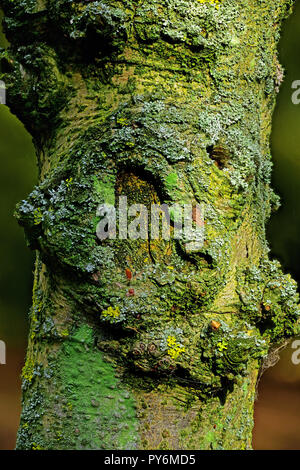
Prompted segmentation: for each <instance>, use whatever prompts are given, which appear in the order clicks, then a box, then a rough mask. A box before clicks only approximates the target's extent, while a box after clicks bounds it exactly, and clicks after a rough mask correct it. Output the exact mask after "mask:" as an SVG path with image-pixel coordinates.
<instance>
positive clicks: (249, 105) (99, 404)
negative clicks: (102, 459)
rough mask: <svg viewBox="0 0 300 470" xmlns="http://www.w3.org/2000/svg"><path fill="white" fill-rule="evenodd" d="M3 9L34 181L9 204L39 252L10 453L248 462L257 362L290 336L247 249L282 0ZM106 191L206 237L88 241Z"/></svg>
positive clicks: (15, 107)
mask: <svg viewBox="0 0 300 470" xmlns="http://www.w3.org/2000/svg"><path fill="white" fill-rule="evenodd" d="M2 4H3V8H4V10H5V15H6V18H5V31H6V34H7V38H8V40H9V41H10V47H9V49H7V50H5V51H3V52H2V64H3V67H4V68H5V72H6V73H5V81H6V84H7V101H8V105H9V106H10V108H11V110H12V112H14V113H15V114H16V115H17V116H18V117H19V118H20V119H21V120H22V122H23V123H24V124H25V126H26V127H27V129H28V130H29V132H30V133H31V135H32V136H33V139H34V142H35V146H36V151H37V158H38V166H39V171H40V178H39V185H38V187H36V188H35V189H34V190H33V192H32V193H31V194H30V195H29V197H28V198H27V200H26V201H22V202H21V203H20V204H19V206H18V209H17V217H18V220H19V222H20V223H21V224H22V225H23V226H24V228H25V232H26V235H27V239H28V242H29V245H30V247H31V248H32V249H35V250H37V259H36V268H35V279H34V289H33V305H32V308H31V312H30V322H31V327H30V337H29V345H28V352H27V360H26V364H25V367H24V370H23V412H22V418H21V424H20V429H19V433H18V442H17V448H18V449H177V450H179V449H185V450H187V449H250V448H251V433H252V427H253V406H254V400H255V389H256V383H257V377H258V373H259V369H260V367H261V366H262V364H263V362H264V361H265V362H264V363H265V364H266V361H268V356H267V355H268V353H269V352H270V351H272V350H273V348H274V347H275V345H276V344H278V343H280V342H282V341H283V340H284V338H286V337H288V336H291V335H293V334H295V332H297V331H299V329H298V321H297V319H298V315H299V308H298V295H297V293H296V285H295V282H294V281H293V280H292V279H291V277H290V276H289V275H284V274H283V273H282V271H281V268H280V265H279V263H278V262H277V261H272V260H270V259H269V257H268V251H269V250H268V245H267V242H266V238H265V225H266V222H267V220H268V218H269V216H270V213H271V210H272V209H276V207H277V206H278V197H277V196H276V195H275V194H274V193H273V191H272V189H271V188H270V173H271V167H272V162H271V157H270V147H269V139H270V130H271V118H272V112H273V109H274V104H275V95H276V92H277V91H278V88H279V86H280V82H281V80H282V76H283V73H282V69H281V66H280V64H279V63H278V59H277V42H278V39H279V33H280V28H281V24H282V21H283V19H284V18H285V17H286V16H287V15H288V13H289V12H290V10H291V7H292V4H293V1H291V0H273V1H272V2H270V1H269V0H235V1H234V2H233V1H231V0H176V1H174V0H139V1H138V0H127V1H126V2H125V1H124V0H120V1H113V0H104V1H103V2H93V1H89V2H81V1H76V2H69V1H68V0H49V1H48V2H46V1H45V0H39V1H35V0H25V1H24V0H22V1H21V0H15V1H14V2H11V1H10V0H2ZM119 196H127V203H128V206H130V205H131V204H134V203H135V204H144V205H146V207H147V208H148V209H149V210H150V205H151V204H153V203H156V204H163V203H164V204H168V205H172V204H173V203H177V204H191V205H192V206H193V207H196V204H199V205H201V207H203V210H204V227H205V242H204V244H203V245H201V247H200V246H191V245H189V244H187V243H186V240H181V239H175V237H174V236H172V237H171V239H170V240H163V239H161V240H156V239H154V240H152V239H150V237H148V239H136V240H132V239H125V238H124V239H120V238H119V237H118V238H116V239H113V238H107V239H106V240H102V241H99V238H97V236H96V228H97V226H98V223H99V221H100V216H99V210H98V208H99V205H101V204H103V203H110V204H116V205H118V201H119ZM175 219H176V217H175ZM175 225H176V223H175V222H174V227H175ZM174 227H172V229H171V232H172V234H173V235H174V230H175V228H174Z"/></svg>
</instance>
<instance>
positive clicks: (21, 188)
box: [0, 14, 37, 449]
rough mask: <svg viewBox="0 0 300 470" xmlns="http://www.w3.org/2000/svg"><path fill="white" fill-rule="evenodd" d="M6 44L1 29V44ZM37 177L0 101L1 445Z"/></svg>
mask: <svg viewBox="0 0 300 470" xmlns="http://www.w3.org/2000/svg"><path fill="white" fill-rule="evenodd" d="M0 19H1V21H2V15H1V14H0ZM5 46H6V41H5V38H4V36H3V34H2V32H0V47H5ZM36 181H37V171H36V164H35V154H34V148H33V145H32V141H31V137H30V136H29V134H28V133H27V132H26V131H25V129H24V126H23V125H22V124H21V123H20V122H19V121H18V120H17V119H16V118H15V117H14V116H13V115H12V114H11V113H10V112H9V110H8V108H7V107H6V106H3V105H0V339H1V340H3V341H5V343H6V347H7V365H6V366H3V365H2V366H0V449H12V448H13V447H14V445H15V439H16V429H17V426H18V420H19V414H20V392H21V390H20V387H21V383H20V378H19V377H20V372H21V368H22V365H23V361H24V352H25V347H26V340H27V329H28V325H27V312H28V310H29V307H30V303H31V288H32V286H31V284H32V270H33V254H32V253H31V252H30V250H29V249H27V247H26V244H25V239H24V235H23V230H22V229H21V228H20V227H19V226H18V224H17V222H16V220H15V219H14V217H13V212H14V208H15V205H16V203H17V202H18V201H20V200H21V199H23V198H24V197H26V196H27V194H28V193H29V192H30V191H31V190H32V188H33V186H34V185H35V183H36Z"/></svg>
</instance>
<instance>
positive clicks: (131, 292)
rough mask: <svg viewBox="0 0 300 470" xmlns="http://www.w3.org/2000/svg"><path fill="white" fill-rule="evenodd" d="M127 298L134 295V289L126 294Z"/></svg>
mask: <svg viewBox="0 0 300 470" xmlns="http://www.w3.org/2000/svg"><path fill="white" fill-rule="evenodd" d="M126 295H127V297H132V296H134V295H135V292H134V289H129V291H128V292H127V294H126Z"/></svg>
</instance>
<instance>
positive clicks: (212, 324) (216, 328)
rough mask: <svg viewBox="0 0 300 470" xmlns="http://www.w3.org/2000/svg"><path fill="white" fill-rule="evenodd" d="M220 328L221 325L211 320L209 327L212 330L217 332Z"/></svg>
mask: <svg viewBox="0 0 300 470" xmlns="http://www.w3.org/2000/svg"><path fill="white" fill-rule="evenodd" d="M220 326H221V323H220V322H218V321H215V320H213V321H212V322H211V327H212V329H213V330H218V329H219V328H220Z"/></svg>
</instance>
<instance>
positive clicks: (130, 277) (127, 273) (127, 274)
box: [125, 268, 132, 281]
mask: <svg viewBox="0 0 300 470" xmlns="http://www.w3.org/2000/svg"><path fill="white" fill-rule="evenodd" d="M125 274H126V277H127V279H128V280H129V281H130V280H131V279H132V272H131V271H130V269H129V268H126V269H125Z"/></svg>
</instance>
